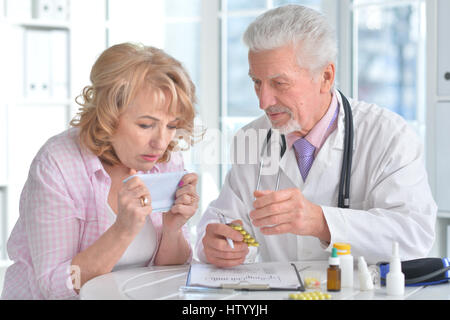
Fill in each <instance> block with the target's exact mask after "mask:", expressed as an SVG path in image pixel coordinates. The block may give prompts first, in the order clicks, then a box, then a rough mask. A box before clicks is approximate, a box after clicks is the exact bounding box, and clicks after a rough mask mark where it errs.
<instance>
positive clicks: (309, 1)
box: [220, 0, 322, 182]
mask: <svg viewBox="0 0 450 320" xmlns="http://www.w3.org/2000/svg"><path fill="white" fill-rule="evenodd" d="M288 3H296V4H302V5H306V6H310V7H312V8H314V9H316V10H321V3H322V1H321V0H303V1H302V0H298V1H287V0H275V1H266V0H258V1H238V0H222V1H221V8H220V23H221V43H220V44H221V61H220V63H221V113H220V117H221V119H220V123H221V130H222V136H223V137H224V138H225V139H224V141H222V143H223V146H224V147H223V148H222V152H224V153H225V155H223V156H222V159H228V152H229V151H228V149H229V146H230V143H231V138H232V136H233V134H234V133H235V132H236V131H237V130H238V129H240V128H241V127H242V126H244V125H245V124H247V123H249V122H251V121H252V120H254V119H255V118H257V117H259V116H260V115H262V114H263V113H262V111H261V110H260V109H259V102H258V99H257V97H256V94H255V91H254V88H253V84H252V81H251V80H250V78H249V77H248V60H247V52H248V50H247V48H246V46H245V45H244V44H243V42H242V36H243V34H244V32H245V30H246V28H247V26H248V25H249V24H250V23H251V22H252V21H253V20H254V19H255V18H256V17H257V16H258V15H260V14H262V13H263V12H264V11H266V10H268V9H271V8H274V7H277V6H280V5H285V4H288ZM229 168H230V164H229V163H225V164H223V165H222V166H221V181H222V182H223V181H224V179H225V176H226V174H227V172H228V170H229Z"/></svg>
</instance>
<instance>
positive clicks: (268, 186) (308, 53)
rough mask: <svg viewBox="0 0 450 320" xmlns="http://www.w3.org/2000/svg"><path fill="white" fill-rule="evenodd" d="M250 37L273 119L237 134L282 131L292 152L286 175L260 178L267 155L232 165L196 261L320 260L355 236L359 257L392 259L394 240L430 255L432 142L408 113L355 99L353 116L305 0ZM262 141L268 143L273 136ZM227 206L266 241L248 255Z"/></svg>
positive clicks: (327, 32)
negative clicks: (347, 160)
mask: <svg viewBox="0 0 450 320" xmlns="http://www.w3.org/2000/svg"><path fill="white" fill-rule="evenodd" d="M244 42H245V44H246V45H247V46H248V48H249V52H248V60H249V76H250V78H251V79H252V80H253V82H254V87H255V92H256V94H257V96H258V99H259V107H260V108H261V109H262V110H264V111H265V115H263V116H262V117H260V118H258V119H256V120H255V121H253V122H251V123H250V124H248V125H246V126H245V127H244V128H242V129H241V132H240V133H238V134H237V136H236V137H239V136H240V134H241V133H242V132H243V133H246V132H250V131H252V130H253V131H254V130H256V131H261V130H265V132H267V131H268V130H269V129H272V131H273V132H279V133H281V134H282V135H284V136H285V139H284V141H285V142H286V143H285V145H286V151H285V152H284V154H283V155H282V157H281V159H280V160H279V166H280V174H279V175H277V174H276V171H275V174H261V169H260V165H259V162H256V163H250V162H247V163H234V164H233V166H232V168H231V170H230V172H228V175H227V177H226V180H225V183H224V185H223V188H222V190H221V193H220V195H219V197H218V198H217V199H216V200H214V201H212V202H211V203H210V205H209V207H208V208H207V209H206V211H205V213H204V215H203V217H202V219H201V221H200V223H199V226H198V241H197V245H196V252H197V255H198V258H199V259H200V260H201V261H203V262H207V263H212V264H215V265H217V266H223V267H227V266H235V265H239V264H241V263H244V262H251V261H254V260H255V258H258V260H259V261H298V260H318V259H326V258H327V257H328V256H329V252H330V251H331V248H332V246H333V244H334V243H336V242H346V243H349V244H350V245H351V247H352V254H353V255H354V256H361V255H362V256H364V257H365V258H366V260H367V261H368V262H371V263H375V262H377V261H380V260H388V259H389V257H390V255H391V248H392V242H394V241H397V242H398V243H399V245H400V254H401V257H402V259H413V258H418V257H423V256H426V255H427V253H428V252H429V250H430V249H431V246H432V244H433V240H434V226H435V219H436V211H437V207H436V204H435V202H434V200H433V198H432V194H431V191H430V188H429V184H428V178H427V173H426V170H425V167H424V159H423V147H422V145H421V143H420V141H419V139H418V137H417V135H416V134H415V133H414V132H413V131H412V130H411V129H410V128H409V126H408V124H407V123H406V122H405V121H404V119H402V118H401V117H400V116H398V115H397V114H394V113H392V112H390V111H388V110H387V109H383V108H380V107H378V106H376V105H374V104H369V103H365V102H359V101H355V100H352V99H349V100H350V102H349V109H351V111H349V112H350V113H352V115H353V121H352V120H351V116H350V115H347V114H346V113H347V112H345V110H344V105H345V103H346V101H348V100H347V99H346V98H345V97H344V96H343V95H341V93H340V92H339V91H337V90H335V89H334V80H335V65H336V55H337V45H336V40H335V34H334V31H333V30H332V28H331V27H330V25H329V24H328V22H327V19H326V18H325V17H324V16H323V15H321V14H320V13H318V12H316V11H314V10H312V9H309V8H306V7H303V6H298V5H288V6H284V7H279V8H275V9H273V10H270V11H267V12H266V13H264V14H263V15H261V16H259V17H258V18H257V19H256V20H255V21H254V22H253V23H252V24H251V25H250V26H249V27H248V29H247V30H246V32H245V34H244ZM347 103H348V102H347ZM346 121H347V122H352V123H353V126H354V129H353V130H354V132H353V135H354V138H353V143H352V144H351V146H350V147H349V149H350V152H352V153H353V160H352V164H351V170H350V171H349V176H350V181H351V186H350V189H349V200H346V201H345V202H346V203H345V204H344V205H342V204H340V205H339V206H338V190H339V184H340V180H341V178H342V177H341V168H342V166H343V164H344V161H343V159H344V140H345V138H346V136H348V135H349V133H348V132H346V130H345V123H346ZM255 136H257V137H258V141H257V143H256V145H258V146H263V148H265V146H264V145H265V144H264V143H263V141H262V140H264V139H266V136H265V135H255ZM279 141H283V139H267V141H265V142H266V145H272V144H278V143H279ZM238 145H239V144H236V145H235V147H236V148H237V146H238ZM235 152H237V154H239V152H241V153H249V152H256V151H249V149H245V148H241V149H239V148H238V149H236V150H235ZM276 156H278V154H274V153H273V152H272V155H271V157H276ZM262 157H263V153H261V155H260V154H259V151H258V160H259V161H261V160H262ZM258 186H259V190H258ZM277 186H279V187H277ZM348 201H349V203H348ZM218 212H220V213H223V214H224V216H225V217H227V220H228V221H227V222H231V221H234V220H236V221H239V222H240V223H243V227H244V229H246V230H247V231H248V232H249V233H251V234H252V235H254V237H255V238H256V240H257V241H258V242H259V244H260V246H259V247H250V250H249V247H248V246H247V244H246V243H244V242H243V237H242V235H241V234H240V233H239V232H238V231H236V230H233V229H232V228H231V227H229V226H227V225H225V224H221V223H220V222H219V220H218V219H217V213H218ZM226 238H228V239H231V240H232V241H233V244H234V245H233V247H234V248H232V246H230V245H229V243H228V242H227V241H226Z"/></svg>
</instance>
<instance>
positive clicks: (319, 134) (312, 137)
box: [286, 91, 338, 149]
mask: <svg viewBox="0 0 450 320" xmlns="http://www.w3.org/2000/svg"><path fill="white" fill-rule="evenodd" d="M331 94H332V97H331V103H330V106H329V107H328V110H327V112H326V113H325V115H324V116H323V117H322V118H321V119H320V120H319V122H317V123H316V125H315V126H314V127H313V128H312V129H311V130H310V131H309V132H308V134H307V135H306V136H305V137H304V138H305V139H306V140H308V142H309V143H311V144H312V145H313V146H314V147H316V149H319V148H320V146H321V145H322V142H323V138H324V137H325V134H326V132H327V129H328V127H329V125H330V122H331V120H332V119H333V115H334V113H335V112H336V108H337V106H338V101H337V98H336V94H335V93H334V91H332V92H331ZM299 138H301V137H300V136H299V135H298V134H297V133H295V132H292V133H289V134H287V135H286V143H287V145H288V148H292V145H293V144H294V142H295V141H296V140H298V139H299Z"/></svg>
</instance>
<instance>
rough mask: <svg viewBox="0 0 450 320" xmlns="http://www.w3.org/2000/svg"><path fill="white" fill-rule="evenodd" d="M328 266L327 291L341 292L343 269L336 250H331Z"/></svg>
mask: <svg viewBox="0 0 450 320" xmlns="http://www.w3.org/2000/svg"><path fill="white" fill-rule="evenodd" d="M328 264H329V265H330V266H329V267H328V269H327V290H328V291H341V268H339V257H338V255H337V249H336V248H333V249H332V250H331V256H330V258H329V259H328Z"/></svg>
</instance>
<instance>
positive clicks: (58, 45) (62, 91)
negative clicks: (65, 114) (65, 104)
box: [50, 30, 69, 100]
mask: <svg viewBox="0 0 450 320" xmlns="http://www.w3.org/2000/svg"><path fill="white" fill-rule="evenodd" d="M50 37H51V39H50V97H51V98H52V99H53V98H54V99H58V100H64V99H67V98H68V97H69V47H68V46H69V42H68V38H69V37H68V32H67V31H66V30H53V31H51V35H50Z"/></svg>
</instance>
